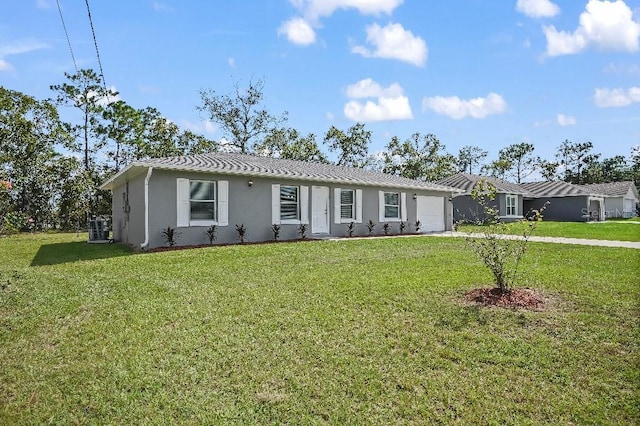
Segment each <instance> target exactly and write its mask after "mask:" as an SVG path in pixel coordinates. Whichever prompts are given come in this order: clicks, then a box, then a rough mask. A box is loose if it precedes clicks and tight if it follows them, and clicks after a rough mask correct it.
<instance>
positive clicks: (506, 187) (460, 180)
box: [436, 173, 527, 195]
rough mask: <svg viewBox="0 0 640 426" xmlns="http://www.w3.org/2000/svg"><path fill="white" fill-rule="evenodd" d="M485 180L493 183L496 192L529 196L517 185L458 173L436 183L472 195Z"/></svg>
mask: <svg viewBox="0 0 640 426" xmlns="http://www.w3.org/2000/svg"><path fill="white" fill-rule="evenodd" d="M483 179H484V180H486V181H487V182H491V183H492V184H493V185H494V186H495V187H496V192H498V193H504V194H522V195H527V191H526V190H524V189H523V188H521V187H520V186H518V185H517V184H515V183H511V182H507V181H504V180H502V179H498V178H495V177H490V176H480V175H474V174H471V173H457V174H455V175H453V176H449V177H448V178H445V179H440V180H439V181H437V182H436V183H438V184H440V185H446V186H452V187H454V188H458V189H461V190H463V191H464V192H465V193H468V194H470V193H471V191H472V190H473V188H474V187H475V186H476V184H477V183H478V182H479V181H480V180H483Z"/></svg>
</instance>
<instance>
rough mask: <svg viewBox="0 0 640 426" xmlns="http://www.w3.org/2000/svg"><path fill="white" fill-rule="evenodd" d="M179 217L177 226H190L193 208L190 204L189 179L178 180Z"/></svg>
mask: <svg viewBox="0 0 640 426" xmlns="http://www.w3.org/2000/svg"><path fill="white" fill-rule="evenodd" d="M176 188H177V194H176V195H177V197H176V199H177V215H176V226H177V227H181V226H183V227H184V226H189V219H190V217H191V206H190V203H189V196H190V195H189V179H184V178H177V179H176Z"/></svg>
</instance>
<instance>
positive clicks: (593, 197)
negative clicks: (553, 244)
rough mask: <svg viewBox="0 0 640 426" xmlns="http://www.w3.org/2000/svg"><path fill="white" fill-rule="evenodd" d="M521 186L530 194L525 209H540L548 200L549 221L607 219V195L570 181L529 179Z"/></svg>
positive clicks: (545, 217) (546, 210) (547, 214)
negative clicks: (530, 180) (536, 180)
mask: <svg viewBox="0 0 640 426" xmlns="http://www.w3.org/2000/svg"><path fill="white" fill-rule="evenodd" d="M520 186H521V187H522V188H523V189H524V190H525V191H527V192H528V193H529V194H530V195H529V196H527V197H525V199H524V209H525V211H529V210H534V209H535V210H537V209H540V208H541V207H542V206H543V205H544V204H545V203H546V202H547V201H548V202H549V204H548V205H547V207H546V208H545V211H544V213H543V217H544V219H545V220H555V221H566V222H586V221H590V220H604V212H605V207H604V195H603V194H600V193H598V192H597V191H590V190H587V189H585V188H582V187H580V186H578V185H572V184H570V183H567V182H562V181H554V182H527V183H521V184H520Z"/></svg>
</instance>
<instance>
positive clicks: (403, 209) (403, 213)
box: [400, 192, 407, 222]
mask: <svg viewBox="0 0 640 426" xmlns="http://www.w3.org/2000/svg"><path fill="white" fill-rule="evenodd" d="M400 220H401V221H403V222H406V221H407V193H406V192H401V193H400Z"/></svg>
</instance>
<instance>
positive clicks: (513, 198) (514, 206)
mask: <svg viewBox="0 0 640 426" xmlns="http://www.w3.org/2000/svg"><path fill="white" fill-rule="evenodd" d="M509 201H512V205H509ZM504 204H505V213H506V217H516V216H518V196H517V195H513V194H507V195H505V197H504ZM510 208H512V209H513V213H511V214H510V213H509V209H510Z"/></svg>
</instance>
